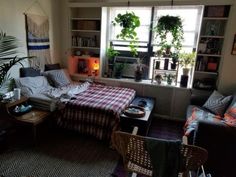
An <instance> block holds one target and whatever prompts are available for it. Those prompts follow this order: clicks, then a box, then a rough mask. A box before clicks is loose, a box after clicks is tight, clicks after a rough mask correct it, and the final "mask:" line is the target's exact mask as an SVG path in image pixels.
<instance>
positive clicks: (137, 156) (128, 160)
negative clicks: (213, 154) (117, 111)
mask: <svg viewBox="0 0 236 177" xmlns="http://www.w3.org/2000/svg"><path fill="white" fill-rule="evenodd" d="M146 139H148V137H143V136H138V135H133V134H129V133H125V132H120V131H117V132H115V133H114V134H113V137H112V141H113V146H114V147H115V149H116V150H117V151H118V152H119V153H120V154H121V155H122V157H123V163H124V166H125V168H126V170H127V171H129V172H134V173H137V174H142V175H146V176H152V174H153V166H152V164H151V160H150V156H149V154H148V151H147V150H146V147H145V140H146ZM156 140H157V141H161V140H158V139H156ZM180 149H181V150H180V153H181V157H182V158H181V159H182V164H183V167H182V169H180V171H179V173H180V174H185V175H184V176H186V174H189V173H188V172H190V171H193V170H197V169H199V167H203V166H202V165H203V164H204V162H205V161H206V160H207V156H208V153H207V151H206V150H205V149H203V148H200V147H197V146H193V145H186V144H181V148H180ZM202 170H204V169H203V168H202ZM190 174H191V173H190ZM204 175H205V174H204Z"/></svg>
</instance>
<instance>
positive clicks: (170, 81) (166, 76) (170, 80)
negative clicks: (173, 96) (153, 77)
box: [164, 73, 176, 85]
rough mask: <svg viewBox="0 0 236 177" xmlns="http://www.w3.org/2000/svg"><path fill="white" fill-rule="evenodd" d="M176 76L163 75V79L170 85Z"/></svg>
mask: <svg viewBox="0 0 236 177" xmlns="http://www.w3.org/2000/svg"><path fill="white" fill-rule="evenodd" d="M175 77H176V75H175V74H171V73H165V74H164V79H165V80H166V82H167V84H169V85H171V84H172V82H173V79H175Z"/></svg>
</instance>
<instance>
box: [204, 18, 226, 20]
mask: <svg viewBox="0 0 236 177" xmlns="http://www.w3.org/2000/svg"><path fill="white" fill-rule="evenodd" d="M202 20H228V17H203V18H202Z"/></svg>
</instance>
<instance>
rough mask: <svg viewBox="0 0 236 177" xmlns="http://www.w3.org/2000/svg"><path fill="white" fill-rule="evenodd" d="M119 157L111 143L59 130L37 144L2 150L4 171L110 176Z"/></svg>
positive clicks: (44, 176)
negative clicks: (63, 132) (65, 133)
mask: <svg viewBox="0 0 236 177" xmlns="http://www.w3.org/2000/svg"><path fill="white" fill-rule="evenodd" d="M118 159H119V156H118V154H117V153H116V151H114V150H112V149H110V148H109V145H108V143H104V142H101V141H97V140H95V139H91V138H90V137H82V136H69V135H67V136H65V135H63V134H57V135H53V136H51V137H47V138H46V140H43V141H42V142H40V144H39V145H38V146H36V147H30V146H25V147H21V148H14V149H12V150H8V151H7V152H4V153H2V154H0V175H3V176H4V177H22V176H33V177H110V176H112V172H113V171H114V169H115V167H116V164H117V162H118Z"/></svg>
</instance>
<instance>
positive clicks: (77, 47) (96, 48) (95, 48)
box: [71, 46, 100, 50]
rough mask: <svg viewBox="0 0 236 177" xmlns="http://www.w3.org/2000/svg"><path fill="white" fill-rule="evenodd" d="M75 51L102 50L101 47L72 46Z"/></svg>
mask: <svg viewBox="0 0 236 177" xmlns="http://www.w3.org/2000/svg"><path fill="white" fill-rule="evenodd" d="M71 48H73V49H91V50H100V47H82V46H81V47H80V46H72V47H71Z"/></svg>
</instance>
